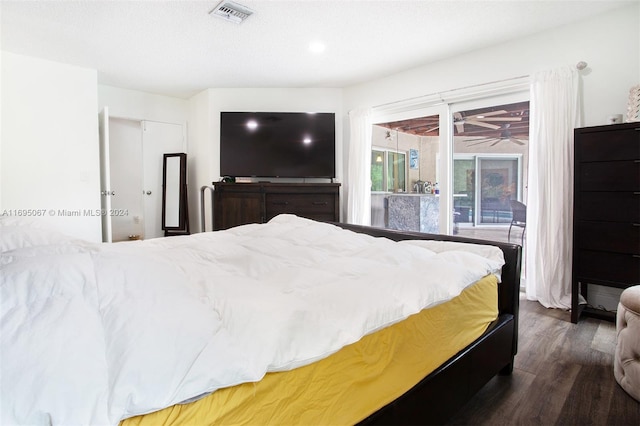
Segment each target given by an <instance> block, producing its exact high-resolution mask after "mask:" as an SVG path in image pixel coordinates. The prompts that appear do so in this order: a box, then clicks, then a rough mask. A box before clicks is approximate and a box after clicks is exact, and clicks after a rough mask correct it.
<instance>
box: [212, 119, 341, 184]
mask: <svg viewBox="0 0 640 426" xmlns="http://www.w3.org/2000/svg"><path fill="white" fill-rule="evenodd" d="M335 139H336V125H335V114H334V113H325V112H323V113H306V112H221V113H220V174H221V175H222V176H231V177H281V178H334V177H335V175H336V166H335V163H336V159H335V157H336V143H335Z"/></svg>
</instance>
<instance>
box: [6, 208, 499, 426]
mask: <svg viewBox="0 0 640 426" xmlns="http://www.w3.org/2000/svg"><path fill="white" fill-rule="evenodd" d="M0 243H1V245H2V250H3V251H2V258H1V259H0V267H1V268H2V269H1V271H0V272H1V273H2V283H1V289H0V290H1V293H0V303H1V311H0V315H1V317H0V321H1V323H0V326H1V329H0V339H1V344H2V346H1V355H0V356H1V359H0V374H1V376H0V383H1V389H0V395H1V396H0V398H1V405H0V413H1V417H0V424H3V425H7V424H48V423H53V424H64V425H69V424H92V425H93V424H117V423H118V421H120V420H121V419H124V418H127V417H130V416H134V415H138V414H143V413H148V412H152V411H155V410H158V409H161V408H164V407H167V406H170V405H172V404H176V403H179V402H182V401H186V400H189V399H193V398H195V397H198V396H200V395H203V394H206V393H209V392H212V391H215V390H216V389H219V388H222V387H226V386H232V385H235V384H238V383H242V382H247V381H258V380H260V379H261V378H262V377H263V376H264V374H265V373H266V372H268V371H279V370H287V369H292V368H295V367H298V366H302V365H305V364H308V363H310V362H313V361H315V360H318V359H321V358H323V357H325V356H327V355H329V354H331V353H333V352H335V351H337V350H338V349H340V348H341V347H343V346H345V345H347V344H350V343H352V342H355V341H357V340H359V339H360V338H361V337H362V336H364V335H365V334H367V333H370V332H373V331H375V330H377V329H380V328H382V327H385V326H387V325H389V324H391V323H394V322H397V321H400V320H402V319H404V318H406V317H407V316H409V315H411V314H414V313H416V312H418V311H420V310H421V309H423V308H425V307H428V306H432V305H435V304H438V303H441V302H444V301H446V300H449V299H451V298H452V297H455V296H456V295H458V294H459V293H460V292H461V291H462V290H463V289H464V288H465V287H467V286H468V285H470V284H472V283H473V282H475V281H477V280H478V279H480V278H482V277H483V276H485V275H486V274H488V273H495V272H498V271H499V270H500V268H501V266H502V263H503V261H502V253H501V252H500V250H498V249H497V248H495V247H490V246H467V245H462V244H455V243H438V242H418V241H412V242H403V243H395V242H392V241H389V240H387V239H381V238H372V237H369V236H365V235H361V234H355V233H352V232H349V231H345V230H342V229H340V228H338V227H335V226H332V225H328V224H321V223H317V222H313V221H310V220H306V219H301V218H297V217H295V216H289V215H283V216H279V217H277V218H275V219H273V220H272V221H271V222H270V223H268V224H266V225H246V226H241V227H238V228H234V229H230V230H227V231H221V232H209V233H201V234H195V235H192V236H188V237H170V238H160V239H154V240H147V241H136V242H125V243H117V244H92V243H88V242H83V241H77V240H72V239H69V238H61V237H59V236H55V237H53V236H52V235H51V234H48V233H43V232H42V231H41V230H35V229H33V228H28V227H27V228H25V227H15V226H10V224H9V225H7V226H0Z"/></svg>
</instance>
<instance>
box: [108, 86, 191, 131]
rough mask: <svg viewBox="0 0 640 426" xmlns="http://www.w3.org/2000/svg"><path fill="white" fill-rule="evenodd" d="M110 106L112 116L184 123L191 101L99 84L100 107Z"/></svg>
mask: <svg viewBox="0 0 640 426" xmlns="http://www.w3.org/2000/svg"><path fill="white" fill-rule="evenodd" d="M105 106H108V107H109V115H110V116H111V117H119V118H127V119H131V120H138V121H142V120H151V121H161V122H165V123H174V124H184V123H186V122H187V120H188V117H189V101H187V100H186V99H180V98H174V97H171V96H164V95H156V94H153V93H147V92H141V91H139V90H130V89H121V88H119V87H113V86H106V85H103V84H99V85H98V108H99V110H101V109H102V108H104V107H105Z"/></svg>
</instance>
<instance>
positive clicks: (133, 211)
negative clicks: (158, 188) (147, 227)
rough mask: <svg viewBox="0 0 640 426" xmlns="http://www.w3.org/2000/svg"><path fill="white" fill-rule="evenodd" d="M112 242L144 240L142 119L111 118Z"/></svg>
mask: <svg viewBox="0 0 640 426" xmlns="http://www.w3.org/2000/svg"><path fill="white" fill-rule="evenodd" d="M109 142H110V143H109V164H110V179H111V190H112V192H113V194H114V195H113V196H111V241H113V242H116V241H127V240H129V239H136V238H142V237H143V236H144V228H143V225H142V222H143V220H142V219H143V218H144V204H143V201H144V199H143V197H144V195H143V194H142V174H143V173H142V164H143V162H142V124H141V123H140V120H129V119H125V118H116V117H111V118H110V119H109Z"/></svg>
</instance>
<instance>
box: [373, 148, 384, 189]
mask: <svg viewBox="0 0 640 426" xmlns="http://www.w3.org/2000/svg"><path fill="white" fill-rule="evenodd" d="M371 190H372V191H384V152H383V151H376V150H372V151H371Z"/></svg>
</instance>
